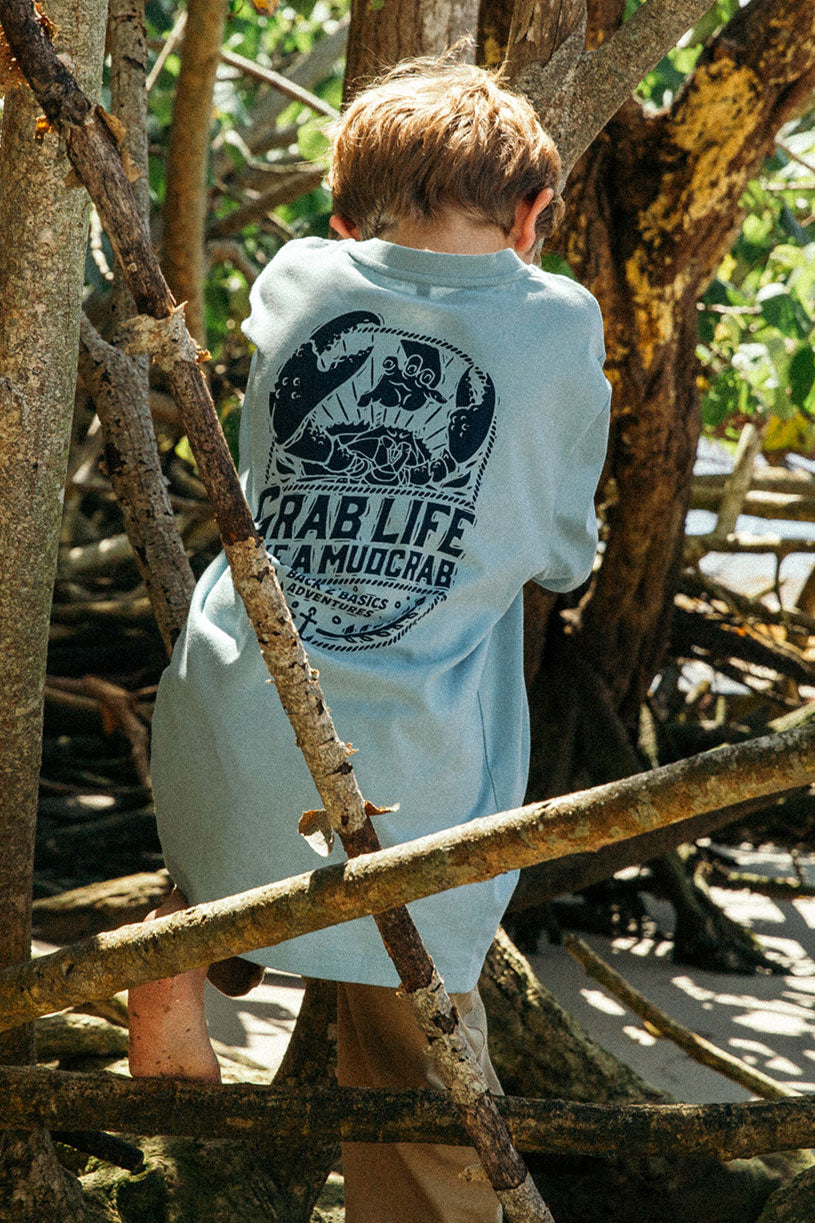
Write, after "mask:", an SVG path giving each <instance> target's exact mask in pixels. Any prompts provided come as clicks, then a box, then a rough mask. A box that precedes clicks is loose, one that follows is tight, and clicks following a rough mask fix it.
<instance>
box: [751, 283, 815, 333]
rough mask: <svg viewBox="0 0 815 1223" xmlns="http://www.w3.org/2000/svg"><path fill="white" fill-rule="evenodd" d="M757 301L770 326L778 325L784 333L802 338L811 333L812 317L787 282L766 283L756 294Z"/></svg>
mask: <svg viewBox="0 0 815 1223" xmlns="http://www.w3.org/2000/svg"><path fill="white" fill-rule="evenodd" d="M756 301H757V302H758V303H759V305H760V306H761V314H762V317H763V318H764V321H765V322H766V323H767V325H768V326H770V327H776V328H777V329H778V330H779V331H780V332H782V333H783V334H784V335H788V336H794V337H795V338H796V339H802V338H803V337H804V336H805V335H807V334H808V333H809V330H810V327H811V326H812V324H811V322H810V319H809V318H808V317H807V315H806V312H805V311H804V310H803V309H802V307H801V303H800V302H799V301H797V300H796V299H795V298H794V297H792V296H791V294H790V291H789V289H788V288H787V286H786V285H785V284H782V283H780V282H779V281H776V282H775V283H774V284H770V285H765V286H764V288H763V289H759V291H758V293H757V294H756Z"/></svg>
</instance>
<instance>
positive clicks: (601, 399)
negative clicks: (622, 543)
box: [534, 290, 611, 593]
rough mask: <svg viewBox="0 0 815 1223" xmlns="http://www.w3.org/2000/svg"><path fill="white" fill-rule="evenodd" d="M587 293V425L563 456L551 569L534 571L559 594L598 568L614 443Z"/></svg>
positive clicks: (580, 411) (581, 383)
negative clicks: (600, 489) (599, 497)
mask: <svg viewBox="0 0 815 1223" xmlns="http://www.w3.org/2000/svg"><path fill="white" fill-rule="evenodd" d="M582 293H583V295H584V298H585V299H588V302H587V305H588V307H589V309H588V311H587V314H588V322H589V331H588V335H586V333H585V332H584V333H583V342H584V343H585V347H584V349H583V352H582V354H579V355H578V354H577V353H573V354H572V357H573V360H574V365H573V366H572V377H571V379H570V381H571V384H572V385H571V389H570V395H569V404H570V415H571V416H572V418H573V419H576V420H577V421H580V422H582V429H581V428H580V426H578V432H577V437H576V440H575V441H574V443H573V445H572V446H571V448H570V449H569V450H568V451H567V453H566V455H565V457H564V460H563V464H562V468H561V470H562V478H561V480H560V482H559V486H558V489H557V492H556V494H555V501H554V511H553V514H552V522H551V527H550V530H549V533H548V540H547V544H548V560H547V565H546V569H545V570H543V571H542V572H541V573H537V574H535V576H534V580H535V581H536V582H538V583H540V585H541V586H545V587H546V589H547V590H552V591H555V592H557V593H561V592H563V591H566V590H573V589H574V588H575V587H576V586H580V585H581V584H582V583H583V582H585V580H586V578H587V577H588V576H589V574H590V573H591V571H592V566H593V564H594V558H595V554H596V552H597V517H596V514H595V510H594V495H595V493H596V491H597V484H598V482H599V479H600V473H601V472H602V469H603V463H604V461H605V457H606V448H607V446H608V428H609V413H610V403H611V386H610V384H609V382H608V379H607V378H606V377H605V375H604V374H603V364H604V362H605V348H604V344H603V323H602V317H601V315H600V309H599V306H598V305H597V302H596V301H595V300H594V298H592V297H591V296H590V295H589V294H588V293H587V292H586V291H585V290H583V291H582ZM584 317H585V316H584ZM586 341H587V342H586ZM578 370H580V373H579V374H578V373H577V371H578ZM586 422H588V423H586Z"/></svg>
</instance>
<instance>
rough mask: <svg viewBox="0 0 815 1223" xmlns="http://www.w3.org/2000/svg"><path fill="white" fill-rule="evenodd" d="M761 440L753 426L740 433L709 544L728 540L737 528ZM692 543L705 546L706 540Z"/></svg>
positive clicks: (749, 425) (748, 425) (746, 426)
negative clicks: (731, 468)
mask: <svg viewBox="0 0 815 1223" xmlns="http://www.w3.org/2000/svg"><path fill="white" fill-rule="evenodd" d="M761 437H762V435H761V433H760V432H759V430H758V429H757V428H756V427H755V425H752V424H749V423H748V424H746V425H745V426H744V428H743V429H742V431H741V436H740V438H739V444H738V447H737V449H736V457H735V459H734V462H733V470H732V471H731V473H730V475H729V476H728V478H727V481H726V483H725V486H724V489H723V490H722V499H721V501H720V502H719V513H718V516H717V518H716V525H715V526H714V528H713V530H712V531H711V532H710V542H711V544H714V545H715V544H716V543H718V542H719V541H720V540H722V539H727V537H728V535H730V534H731V533H732V532H733V531H735V529H736V520H737V519H738V517H739V514H741V512H742V507H743V505H744V499H745V497H746V496H747V490H748V489H749V487H750V481H751V479H752V476H753V466H754V464H755V461H756V456H757V455H758V453H759V452H760V450H761ZM695 542H696V543H697V546H699V547H704V544H705V537H704V536H702V538H701V539H699V540H697V541H695Z"/></svg>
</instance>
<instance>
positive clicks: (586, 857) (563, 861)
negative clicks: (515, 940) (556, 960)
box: [35, 791, 795, 913]
mask: <svg viewBox="0 0 815 1223" xmlns="http://www.w3.org/2000/svg"><path fill="white" fill-rule="evenodd" d="M793 793H795V791H789V793H788V794H787V795H785V796H784V797H789V796H790V795H791V794H793ZM776 797H779V796H776ZM770 801H772V800H770ZM767 806H768V800H767V799H766V798H753V799H749V800H748V801H747V802H745V803H738V804H736V805H735V806H733V807H725V808H722V809H718V810H715V811H707V812H704V813H703V814H702V815H692V816H690V817H689V818H688V819H684V820H681V821H679V822H678V823H676V824H668V825H666V826H664V827H662V828H658V829H656V830H655V831H654V832H644V833H641V834H640V835H639V836H636V837H630V838H629V839H628V840H625V841H615V842H613V843H612V844H610V845H606V846H605V847H603V848H601V849H597V850H594V851H592V852H591V853H585V854H568V855H567V856H566V857H563V858H553V859H551V860H549V861H546V862H540V863H538V865H537V866H531V867H527V869H526V870H525V871H524V872H523V874H522V875H521V878H520V880H519V882H518V886H517V888H516V889H515V891H514V893H513V896H512V900H511V901H510V904H509V909H508V912H509V913H519V912H521V911H522V910H523V909H528V908H532V907H534V906H535V905H541V904H544V903H545V902H546V901H547V900H556V899H557V897H558V896H564V895H566V893H567V892H579V891H582V889H583V888H587V887H591V885H592V884H594V883H602V882H603V880H604V879H610V878H611V876H612V875H613V874H615V873H616V872H617V871H620V870H624V869H625V868H626V867H628V866H638V865H639V864H640V863H641V862H649V861H650V860H651V859H652V858H656V857H658V856H659V855H660V854H665V853H668V852H670V851H671V850H673V849H676V848H677V847H678V846H679V845H682V844H684V843H685V842H689V841H695V840H697V839H698V838H699V837H706V836H710V835H711V833H714V832H716V831H718V829H720V828H723V827H725V826H726V825H728V824H732V823H735V821H736V820H742V819H745V818H746V817H747V816H750V815H753V814H754V813H755V812H757V811H761V810H763V809H765V808H766V807H767ZM37 903H39V902H35V904H37Z"/></svg>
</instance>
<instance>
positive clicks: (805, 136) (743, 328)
mask: <svg viewBox="0 0 815 1223" xmlns="http://www.w3.org/2000/svg"><path fill="white" fill-rule="evenodd" d="M742 204H743V206H744V208H745V209H746V216H745V218H744V222H743V224H742V227H741V231H740V233H739V235H738V237H737V239H736V242H735V244H734V246H733V248H732V250H731V252H730V254H728V255H727V256H726V257H725V259H724V260H723V261H722V264H721V266H720V267H719V270H718V272H717V275H716V278H715V279H714V281H713V283H712V284H711V286H710V288H709V289H708V292H707V293H706V294H705V298H704V301H703V303H702V309H701V314H700V344H699V349H698V355H699V358H700V360H701V362H702V364H703V366H704V367H705V373H704V378H703V386H704V391H705V393H704V396H703V401H702V407H703V418H704V423H705V426H706V428H707V429H708V431H710V432H712V433H714V434H716V435H718V436H720V437H726V438H727V437H733V436H734V434H735V432H736V431H737V430H738V428H739V426H740V425H741V424H742V423H743V422H744V421H745V420H747V419H754V420H756V422H757V423H758V424H759V425H760V426H761V427H763V430H764V449H765V451H766V452H768V453H769V454H771V455H775V456H777V457H781V456H783V455H784V454H787V453H789V452H795V453H798V454H802V455H806V456H809V457H815V357H813V344H814V343H815V226H813V222H814V221H815V113H813V114H811V115H809V116H807V117H806V118H805V119H803V120H800V121H798V122H797V123H795V124H792V125H790V126H789V128H788V130H785V131H782V132H781V133H780V134H779V140H778V144H777V147H776V151H775V154H774V155H773V157H771V158H769V159H768V161H767V162H766V163H765V166H764V168H763V172H762V174H761V177H760V178H758V179H756V180H754V181H753V182H751V183H750V185H749V187H748V189H747V191H746V192H745V195H744V198H743V201H742Z"/></svg>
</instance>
